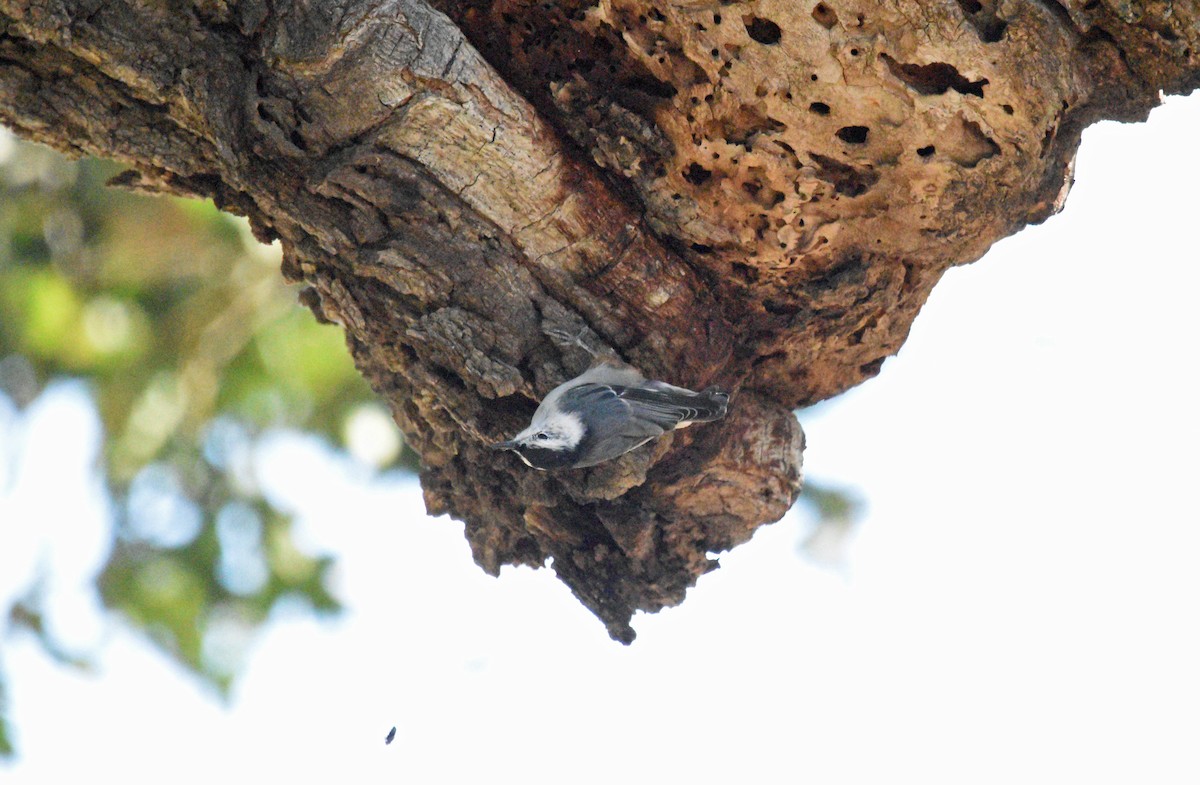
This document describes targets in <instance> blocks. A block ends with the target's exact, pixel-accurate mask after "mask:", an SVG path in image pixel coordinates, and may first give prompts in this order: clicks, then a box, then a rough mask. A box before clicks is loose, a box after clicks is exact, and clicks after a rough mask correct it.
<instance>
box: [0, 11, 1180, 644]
mask: <svg viewBox="0 0 1200 785" xmlns="http://www.w3.org/2000/svg"><path fill="white" fill-rule="evenodd" d="M440 2H441V9H440V12H439V11H435V10H434V9H432V8H431V7H429V6H428V5H426V4H425V3H424V2H423V0H376V1H375V2H362V1H360V0H343V2H339V3H330V2H316V1H315V0H309V1H307V2H305V1H296V2H287V1H286V0H278V1H277V2H266V1H265V0H245V1H244V2H233V1H232V0H196V1H195V2H192V3H187V2H182V0H179V1H177V2H170V3H162V4H153V5H144V4H136V3H131V2H103V1H102V0H89V1H84V0H80V1H79V2H63V1H57V2H56V1H55V0H40V1H38V2H31V1H29V0H0V119H2V120H3V121H4V122H5V123H6V124H8V125H10V126H12V127H13V128H14V129H16V130H17V132H18V133H21V134H22V135H25V136H28V137H30V138H33V139H36V140H39V141H42V142H45V143H47V144H50V145H52V146H54V147H56V148H58V149H60V150H64V151H66V152H68V153H71V154H93V155H98V156H105V157H110V158H115V159H118V160H121V161H124V162H127V163H128V164H129V165H130V166H131V170H130V171H129V172H127V173H125V174H124V175H122V176H121V177H119V178H118V179H117V182H116V184H117V185H121V186H124V187H127V188H134V189H139V190H145V191H153V192H170V193H178V194H185V195H195V196H202V197H211V198H212V199H214V201H215V202H216V203H217V204H218V206H220V207H222V208H223V209H226V210H229V211H231V212H235V213H239V214H243V215H246V216H248V217H249V219H250V221H251V225H252V226H253V228H254V230H255V232H256V234H257V236H259V237H260V238H261V239H263V240H270V239H273V238H276V237H277V238H279V239H280V240H281V242H282V245H283V248H284V254H285V255H284V264H283V273H284V275H285V276H286V277H287V278H288V279H289V280H292V281H303V282H304V283H305V284H306V288H305V289H304V291H303V293H302V296H301V300H302V301H303V302H304V303H305V304H307V305H308V306H309V307H310V308H312V310H313V311H314V313H316V314H317V316H318V318H322V319H329V320H332V321H336V322H338V323H339V324H341V325H342V326H343V328H344V329H345V332H346V337H347V341H348V343H349V345H350V348H351V351H352V353H353V355H354V357H355V360H356V362H357V364H358V367H359V368H360V370H361V371H362V373H363V374H364V375H365V376H366V378H367V379H368V380H369V381H370V382H371V384H372V385H373V387H374V388H375V390H376V391H377V392H378V394H379V395H380V396H381V397H382V398H384V399H385V400H387V401H388V402H389V404H390V405H391V407H392V410H393V412H394V414H395V417H396V420H397V422H398V424H399V425H400V427H401V429H402V430H403V431H404V434H405V436H406V437H407V438H408V439H409V441H410V442H411V443H412V444H413V445H414V447H415V448H416V449H417V450H418V451H419V452H420V453H421V456H422V460H423V462H424V465H425V469H424V472H423V474H422V478H421V479H422V484H423V487H424V489H425V499H426V504H427V506H428V507H429V509H430V511H431V512H434V513H439V512H448V513H450V514H452V515H454V516H455V517H458V518H461V519H463V520H464V521H466V534H467V538H468V540H469V541H470V544H471V548H472V552H473V554H474V557H475V559H476V561H477V562H478V563H479V564H480V565H481V566H482V567H483V568H484V569H485V570H487V571H488V572H491V573H496V572H498V571H499V569H500V567H501V566H502V565H503V564H528V565H534V566H539V565H543V564H544V563H546V561H547V560H548V559H553V567H554V569H555V571H556V573H557V574H558V575H559V576H560V577H561V578H562V579H563V580H564V581H565V582H566V583H567V584H568V585H569V586H570V587H571V589H572V591H573V592H574V593H575V594H576V595H577V596H578V597H579V598H580V600H581V601H582V602H583V603H584V604H585V605H586V606H587V607H589V608H590V609H591V610H592V611H593V612H594V613H596V614H597V615H598V616H599V617H600V618H601V620H602V621H603V622H604V623H605V625H606V626H607V628H608V630H609V632H610V634H611V635H613V637H615V638H618V639H620V640H623V641H626V642H627V641H629V640H631V639H632V637H633V631H632V629H631V628H630V626H629V619H630V617H631V616H632V614H633V613H634V612H635V611H636V610H639V609H641V610H648V611H653V610H657V609H659V608H661V607H664V606H666V605H671V604H675V603H678V602H680V601H681V600H682V599H683V596H684V593H685V591H686V589H687V588H688V587H689V586H690V585H692V584H693V583H694V582H695V580H696V579H697V577H698V576H699V575H701V574H703V573H704V572H706V571H708V570H710V569H712V568H713V567H714V566H716V562H715V561H714V560H713V559H711V558H710V557H709V556H708V554H709V553H711V552H721V551H724V550H727V549H729V548H732V547H734V546H735V545H737V544H739V543H741V542H743V541H745V540H746V539H748V538H749V537H750V535H751V534H752V533H753V531H754V530H755V528H756V527H757V526H759V525H761V524H763V523H765V522H769V521H773V520H776V519H778V518H779V517H780V516H781V515H782V514H783V513H784V512H785V511H786V510H787V509H788V507H789V506H790V505H791V503H792V502H793V501H794V499H795V497H796V495H797V494H798V493H799V489H800V452H801V450H802V447H803V436H802V433H801V432H800V430H799V427H798V425H797V424H796V421H795V418H794V417H793V416H792V414H791V411H790V410H791V408H792V407H794V406H797V405H801V404H806V403H811V402H815V401H817V400H821V399H823V398H826V397H828V396H830V395H834V394H836V393H838V392H840V391H842V390H845V389H846V388H848V387H850V386H853V385H854V384H857V383H859V382H860V381H862V380H863V379H865V378H868V377H870V376H872V375H874V374H875V373H877V372H878V370H879V367H880V365H881V364H882V361H883V359H884V358H886V357H887V356H889V355H891V354H893V353H894V352H895V351H896V350H897V349H898V348H899V346H900V344H901V343H902V342H903V340H904V338H905V336H906V334H907V331H908V328H909V325H910V324H911V322H912V319H913V318H914V317H915V315H916V313H917V311H918V309H919V308H920V306H921V305H922V303H923V302H924V301H925V299H926V297H927V296H928V294H929V292H930V290H931V288H932V287H933V285H934V284H935V283H936V281H937V280H938V278H939V276H940V275H941V273H942V272H943V271H944V270H946V269H947V268H948V267H949V266H952V265H954V264H961V263H965V262H969V261H972V260H974V259H976V258H978V257H979V256H980V255H982V254H983V252H984V251H985V250H986V249H987V248H988V247H989V246H990V245H991V243H993V242H994V241H995V240H997V239H999V238H1001V237H1003V236H1005V235H1007V234H1010V233H1012V232H1014V231H1016V230H1017V229H1019V228H1021V227H1022V226H1024V225H1025V224H1027V223H1030V222H1037V221H1041V220H1044V219H1045V218H1046V217H1048V216H1049V215H1051V214H1052V213H1054V212H1055V211H1056V210H1057V209H1059V208H1060V207H1061V204H1062V200H1063V198H1064V197H1065V195H1066V190H1067V187H1068V186H1069V183H1070V176H1071V175H1070V172H1071V164H1072V161H1073V157H1074V153H1075V150H1076V147H1077V146H1078V142H1079V135H1080V132H1081V130H1082V129H1083V127H1085V126H1086V125H1087V124H1089V123H1091V122H1095V121H1097V120H1099V119H1105V118H1112V119H1122V120H1138V119H1143V118H1144V117H1145V115H1146V113H1147V112H1148V111H1149V109H1150V108H1151V107H1153V106H1154V105H1155V104H1156V103H1157V100H1158V99H1157V96H1158V91H1159V90H1165V91H1168V92H1186V91H1189V90H1191V89H1194V88H1195V87H1196V86H1197V85H1200V59H1198V58H1200V32H1198V31H1200V11H1197V9H1196V8H1195V7H1194V6H1187V7H1184V6H1182V5H1181V4H1170V3H1165V2H1160V3H1154V2H1151V3H1143V4H1140V5H1137V6H1136V7H1135V6H1131V5H1130V4H1128V3H1116V2H1108V1H1107V0H1101V1H1099V2H1098V1H1097V0H1089V2H1086V3H1084V2H1075V1H1072V2H1067V3H1061V4H1060V3H1057V2H1054V1H1053V0H1043V2H1038V3H1017V2H994V1H993V0H958V2H957V3H946V2H939V3H934V2H918V1H917V0H896V2H892V3H889V4H887V5H885V6H881V5H879V4H876V3H865V2H864V3H854V2H841V1H840V0H839V2H830V1H828V0H826V1H824V2H817V3H810V4H805V5H796V4H793V3H782V2H777V1H776V0H759V2H756V3H745V4H739V5H718V4H714V3H695V2H687V3H677V4H673V5H668V4H665V3H659V2H645V1H641V0H599V1H598V2H597V3H596V4H594V5H589V4H585V3H579V2H563V3H559V4H557V5H554V6H552V7H549V8H547V7H546V6H545V5H544V4H534V3H531V2H527V1H525V0H494V1H493V0H477V1H474V2H466V1H465V0H440ZM442 12H444V13H445V14H446V15H448V17H449V18H447V16H446V15H443V13H442ZM451 19H453V22H452V21H451ZM456 25H457V26H456ZM464 35H465V38H464ZM468 39H469V42H468ZM481 53H482V54H481ZM485 58H486V60H485ZM584 328H586V330H587V331H588V332H589V334H590V340H591V341H592V342H593V343H595V344H606V345H608V346H610V347H612V348H613V349H614V350H616V351H617V352H618V353H620V354H621V355H623V356H624V357H625V358H626V359H628V360H629V361H631V362H633V363H634V364H635V365H638V366H639V367H640V368H642V369H643V370H644V371H645V372H646V373H647V374H649V375H652V376H655V377H658V378H663V379H667V380H669V381H672V382H674V383H677V384H683V385H688V386H692V387H703V386H705V385H708V384H721V385H724V386H726V387H729V388H731V389H734V390H736V396H735V399H734V402H733V405H732V406H731V413H730V416H729V418H728V419H727V420H726V421H724V422H722V423H719V424H715V425H709V426H705V427H702V428H693V429H689V430H688V431H685V432H682V433H680V434H677V435H675V436H674V437H673V439H672V438H668V439H666V440H663V441H662V442H660V443H658V444H656V445H654V446H653V447H648V448H644V449H642V450H638V451H635V452H634V453H632V454H630V455H628V456H626V457H625V458H622V459H621V460H619V461H616V462H613V463H611V464H607V465H603V466H600V467H596V468H595V469H592V470H587V471H582V472H575V473H566V474H556V475H547V474H541V473H535V472H531V471H529V470H528V469H526V467H524V466H523V465H520V464H519V463H518V462H517V461H516V460H514V459H512V457H511V456H497V455H494V454H492V453H489V452H487V451H486V450H484V449H483V445H484V444H486V443H487V442H489V441H492V440H495V439H498V438H500V437H502V436H505V435H508V434H510V433H512V432H514V431H515V430H517V429H518V428H519V426H521V425H522V424H523V423H524V422H525V421H527V418H528V417H529V415H530V413H531V412H532V410H533V408H534V406H535V403H536V400H537V399H538V398H539V397H540V396H541V395H542V394H544V393H545V392H546V391H547V390H549V389H550V388H551V387H553V386H554V385H555V384H557V383H558V382H560V381H562V380H563V379H564V378H566V377H568V376H571V375H574V374H575V373H577V372H578V371H579V370H581V369H582V367H583V366H584V365H585V364H586V357H584V356H582V353H580V352H578V351H575V350H571V349H567V350H563V349H562V348H560V347H556V346H555V345H554V344H552V343H551V342H550V341H549V340H548V339H547V338H546V332H547V330H550V329H560V330H567V331H572V332H574V331H578V330H580V329H584Z"/></svg>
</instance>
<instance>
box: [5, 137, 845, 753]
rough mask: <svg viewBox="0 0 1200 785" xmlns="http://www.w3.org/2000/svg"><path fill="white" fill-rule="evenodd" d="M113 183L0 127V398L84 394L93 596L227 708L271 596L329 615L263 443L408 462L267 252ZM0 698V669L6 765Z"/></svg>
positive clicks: (32, 602)
mask: <svg viewBox="0 0 1200 785" xmlns="http://www.w3.org/2000/svg"><path fill="white" fill-rule="evenodd" d="M119 171H120V170H119V167H117V166H116V165H115V164H108V163H105V162H100V161H94V160H83V161H68V160H66V159H64V158H63V157H62V156H59V155H58V154H56V153H54V152H52V151H50V150H48V149H46V148H42V147H38V146H35V145H31V144H27V143H23V142H19V141H17V140H16V139H14V138H13V137H12V136H11V135H8V134H7V132H5V131H4V130H3V129H0V394H5V395H7V396H8V397H9V398H11V399H12V400H13V401H14V402H15V403H16V404H17V406H18V407H21V406H26V405H28V404H29V403H30V402H31V401H33V399H34V398H36V397H37V395H38V394H39V393H40V392H41V390H42V389H44V388H45V387H46V385H48V384H50V383H52V382H53V381H54V380H56V379H60V378H63V377H80V378H84V379H86V380H88V381H89V383H90V385H91V390H92V394H93V397H94V400H95V403H96V406H97V409H98V411H99V414H100V417H101V420H102V422H103V426H104V431H105V447H104V451H103V455H104V458H103V462H102V466H101V470H102V472H103V475H104V477H105V480H106V485H107V489H108V492H109V494H110V496H111V502H112V503H111V509H112V510H113V512H114V517H115V521H114V526H113V531H114V537H115V541H114V543H113V547H112V549H111V552H110V554H111V555H110V556H109V559H108V562H107V564H106V565H105V566H104V569H103V571H102V572H101V575H100V579H99V589H100V594H101V596H102V598H103V601H104V603H105V604H106V606H107V607H108V608H110V609H113V610H116V611H118V612H120V614H122V615H123V616H124V618H125V619H127V620H128V621H129V622H130V623H132V624H133V625H134V626H136V627H138V628H140V629H142V630H144V631H145V632H146V633H147V634H148V635H149V637H150V638H151V639H152V640H153V641H155V642H156V643H157V644H158V645H160V646H161V647H162V649H163V650H164V651H166V652H168V653H169V654H170V655H172V656H173V657H175V658H176V659H177V660H178V661H179V662H181V663H182V664H184V665H185V666H186V667H187V668H188V669H189V670H191V671H192V672H194V673H195V674H197V675H198V676H200V677H201V678H202V679H203V680H204V681H205V682H207V683H208V684H210V685H212V686H214V687H215V688H217V689H218V690H219V691H221V692H222V693H224V692H225V691H227V689H228V688H229V686H230V683H231V680H232V678H233V677H234V675H235V672H236V668H237V665H238V653H239V647H238V642H239V641H241V642H243V644H244V642H245V641H247V640H249V639H250V638H251V637H252V633H253V632H254V630H255V629H257V628H258V626H259V625H261V624H262V623H263V622H264V621H265V620H266V619H267V617H268V615H269V614H270V612H271V609H272V608H273V607H275V605H276V604H277V603H278V602H280V600H281V599H283V598H287V597H290V598H299V599H301V600H303V601H304V602H305V603H306V604H307V605H308V606H309V607H310V608H311V609H313V610H314V611H316V612H334V611H336V610H337V609H338V604H337V601H336V600H335V598H334V597H333V596H331V595H330V593H329V592H328V591H327V590H326V588H325V578H326V576H327V574H328V572H329V569H330V566H331V565H330V560H329V559H328V558H322V557H314V556H312V555H309V554H305V553H304V552H303V551H302V550H300V549H299V548H298V547H297V546H296V545H295V544H294V542H293V540H292V535H291V526H290V522H289V519H288V517H287V516H286V515H285V514H284V513H283V512H282V511H280V510H277V509H275V508H273V507H272V506H271V503H270V500H269V499H267V498H266V497H265V496H264V495H263V493H262V491H261V490H260V489H259V487H258V486H257V483H256V480H255V477H254V476H253V472H252V470H251V457H250V456H251V452H252V449H253V445H254V443H255V440H256V439H257V438H258V437H259V435H260V434H262V433H263V432H264V431H265V430H266V429H269V428H279V427H284V428H293V429H300V430H305V431H309V432H312V433H316V434H319V435H321V436H323V437H324V438H325V439H326V440H327V441H328V442H329V443H330V444H331V445H335V446H339V447H342V448H349V449H350V450H351V452H353V453H355V454H356V456H358V457H360V458H362V459H363V460H365V461H366V462H368V463H371V464H373V465H375V466H376V467H377V468H386V467H392V466H402V467H408V468H413V469H415V468H416V466H417V459H416V456H415V455H414V454H413V453H412V451H411V450H409V449H408V448H407V447H405V446H404V445H403V444H402V442H399V441H396V440H395V439H394V437H390V436H388V435H387V434H384V435H383V436H382V437H381V429H384V430H388V433H389V434H392V433H395V431H394V429H393V428H392V426H391V424H390V422H388V419H387V415H386V413H381V407H380V405H379V404H378V402H377V401H376V400H375V398H374V397H373V396H372V394H371V392H370V390H369V389H368V387H367V386H366V384H365V383H364V382H363V380H362V378H361V377H360V376H359V375H358V373H357V372H356V371H355V369H354V366H353V364H352V362H351V360H350V357H349V354H348V352H347V351H346V349H345V345H344V343H343V338H342V333H341V331H340V329H338V328H337V327H334V326H328V325H321V324H318V323H317V322H316V320H315V319H314V318H313V317H312V315H311V314H309V313H308V312H307V311H306V310H304V309H303V308H300V307H297V305H296V296H295V292H294V291H291V290H289V289H288V288H287V287H286V286H285V285H284V284H283V282H282V278H281V276H280V275H279V269H278V268H279V250H278V248H274V247H266V246H263V245H261V244H259V243H258V242H257V241H256V240H254V238H253V237H252V236H251V235H250V232H249V228H248V226H247V225H246V222H245V221H244V220H242V219H237V218H233V217H231V216H228V215H225V214H223V213H220V212H218V211H217V210H216V209H215V208H214V207H213V206H212V204H211V203H208V202H200V201H191V200H183V199H175V198H166V197H163V198H147V197H143V196H137V195H133V194H130V193H126V192H123V191H119V190H116V189H113V188H107V187H105V182H106V181H107V180H108V179H109V178H111V177H112V176H113V175H115V174H117V173H118V172H119ZM356 442H357V443H358V444H357V448H356ZM802 502H804V503H806V504H808V505H809V506H810V507H811V511H812V512H813V513H814V516H815V519H816V521H817V522H818V526H817V528H816V530H815V531H816V532H820V531H822V528H821V525H822V524H823V523H832V524H834V525H838V526H840V525H841V524H843V523H846V522H850V521H852V520H853V518H855V517H856V514H855V509H854V506H853V505H854V503H853V501H851V497H849V496H847V495H845V494H844V493H842V492H839V491H828V490H822V489H821V488H818V487H813V486H811V485H810V487H808V488H806V491H805V495H804V497H802ZM6 523H12V522H6ZM17 523H21V522H17ZM814 536H815V535H814ZM0 612H7V614H8V617H9V620H10V622H11V623H10V628H11V629H23V630H26V631H28V632H31V633H32V634H33V635H35V636H36V637H37V639H38V640H39V641H40V642H41V644H42V646H43V648H44V649H45V651H46V653H47V654H48V655H49V656H51V657H53V658H54V659H56V660H58V661H60V662H68V663H73V664H77V665H86V658H82V659H81V658H80V657H79V656H78V655H77V654H75V653H71V652H66V651H64V650H63V649H62V647H60V646H59V645H58V644H57V643H56V642H55V641H54V639H53V636H52V635H51V634H50V633H48V632H47V625H44V624H43V623H42V617H41V612H40V611H39V596H38V587H37V586H32V587H29V594H28V596H27V597H26V598H24V599H22V600H21V601H20V602H19V603H18V604H17V605H15V606H14V607H12V608H10V609H3V608H0ZM4 696H5V690H4V682H3V675H2V674H0V757H3V756H5V755H8V754H11V743H10V739H11V736H10V734H9V733H8V732H7V731H8V729H7V727H6V725H5V724H4Z"/></svg>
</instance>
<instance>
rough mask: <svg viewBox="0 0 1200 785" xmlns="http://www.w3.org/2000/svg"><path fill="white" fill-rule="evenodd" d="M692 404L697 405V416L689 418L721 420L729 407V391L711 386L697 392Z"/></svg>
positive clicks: (698, 420) (706, 420)
mask: <svg viewBox="0 0 1200 785" xmlns="http://www.w3.org/2000/svg"><path fill="white" fill-rule="evenodd" d="M691 404H692V405H693V406H695V407H696V416H695V417H691V418H689V419H690V420H691V421H692V422H712V421H713V420H719V419H721V418H722V417H724V416H725V412H726V411H728V409H729V393H727V392H724V391H722V390H720V389H718V388H716V387H709V388H707V389H706V390H704V391H703V392H699V393H696V397H695V398H694V399H692V401H691Z"/></svg>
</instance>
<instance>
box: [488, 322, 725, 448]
mask: <svg viewBox="0 0 1200 785" xmlns="http://www.w3.org/2000/svg"><path fill="white" fill-rule="evenodd" d="M550 334H551V336H552V337H556V338H563V337H564V334H563V333H561V332H560V331H550ZM566 338H567V339H568V340H573V342H574V343H576V344H578V345H579V346H581V347H582V348H583V349H584V350H585V351H586V352H588V354H590V355H592V358H593V363H592V365H591V367H589V368H588V369H587V370H586V371H584V372H583V373H581V374H579V375H578V376H576V377H575V378H574V379H571V380H570V381H567V382H563V383H562V384H560V385H558V386H557V387H555V388H554V389H553V390H551V391H550V392H549V393H547V395H546V397H545V398H544V399H542V402H541V404H539V405H538V408H537V411H535V412H534V413H533V419H532V420H531V421H530V423H529V427H528V428H526V429H525V430H523V431H521V432H520V433H518V434H517V435H516V436H514V437H512V438H511V439H508V440H506V441H502V442H497V443H495V444H492V445H490V446H491V448H492V449H493V450H509V451H512V452H514V453H516V454H517V457H518V458H520V459H521V460H522V461H524V462H525V464H526V465H528V466H530V467H532V468H534V469H540V470H543V471H546V470H554V469H582V468H585V467H588V466H595V465H597V464H600V463H604V462H605V461H610V460H612V459H614V458H617V457H619V456H621V455H624V454H625V453H627V452H629V451H630V450H635V449H637V448H638V447H641V446H642V445H643V444H645V443H646V442H648V441H650V440H652V439H656V438H658V437H659V436H662V435H663V434H664V433H667V432H668V431H673V430H675V429H676V428H685V427H687V426H689V425H691V424H693V423H699V422H712V421H714V420H719V419H721V418H722V417H724V416H725V413H726V410H727V408H728V405H729V393H726V392H723V391H722V390H720V389H718V388H716V387H709V388H707V389H705V390H703V391H702V392H695V391H693V390H689V389H686V388H684V387H676V386H675V385H672V384H667V383H666V382H661V381H654V380H649V379H647V378H646V377H645V376H644V375H643V374H642V373H641V372H640V371H638V370H637V369H636V368H634V367H633V366H632V365H629V364H628V363H625V362H623V361H621V360H619V359H617V358H616V357H611V356H600V355H599V354H598V353H597V352H595V351H593V350H592V349H591V348H590V347H589V346H587V344H585V343H583V341H582V340H581V337H580V336H566Z"/></svg>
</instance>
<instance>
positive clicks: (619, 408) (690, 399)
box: [559, 384, 713, 444]
mask: <svg viewBox="0 0 1200 785" xmlns="http://www.w3.org/2000/svg"><path fill="white" fill-rule="evenodd" d="M559 405H560V406H561V407H562V408H563V409H564V410H565V411H569V412H586V413H587V420H588V421H589V422H592V423H594V424H595V425H596V428H595V430H596V431H597V432H598V433H610V432H619V433H627V434H629V436H630V437H631V438H639V437H640V438H641V439H642V440H645V439H647V438H653V437H655V436H659V435H661V434H662V433H665V432H666V431H669V430H671V429H673V428H675V426H677V425H679V423H681V422H685V421H691V420H699V419H711V416H712V414H713V405H712V402H711V401H710V400H709V399H708V398H707V396H705V395H703V394H698V393H694V392H692V391H691V390H685V389H683V388H682V387H671V386H669V385H663V386H662V387H647V386H638V387H627V386H624V385H620V384H581V385H578V386H576V387H573V388H571V389H570V390H569V391H567V392H565V393H564V394H563V396H562V397H561V398H560V399H559ZM640 443H641V442H639V444H640Z"/></svg>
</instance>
